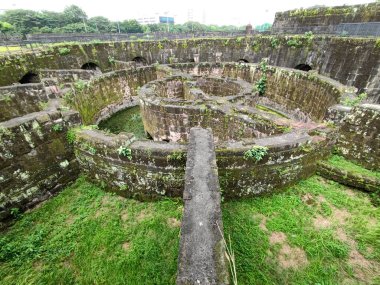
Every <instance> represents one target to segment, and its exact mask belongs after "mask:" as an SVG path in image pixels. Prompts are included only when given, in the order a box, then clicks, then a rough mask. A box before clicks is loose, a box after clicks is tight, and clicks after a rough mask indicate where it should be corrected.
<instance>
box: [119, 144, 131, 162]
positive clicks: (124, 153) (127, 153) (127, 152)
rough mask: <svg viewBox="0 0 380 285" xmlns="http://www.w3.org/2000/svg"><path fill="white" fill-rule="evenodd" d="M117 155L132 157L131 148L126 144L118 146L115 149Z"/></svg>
mask: <svg viewBox="0 0 380 285" xmlns="http://www.w3.org/2000/svg"><path fill="white" fill-rule="evenodd" d="M117 152H118V153H119V155H121V156H125V157H127V158H128V159H129V160H131V159H132V150H131V149H130V148H128V147H126V146H123V145H122V146H120V147H119V148H118V150H117Z"/></svg>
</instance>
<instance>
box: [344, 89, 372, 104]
mask: <svg viewBox="0 0 380 285" xmlns="http://www.w3.org/2000/svg"><path fill="white" fill-rule="evenodd" d="M365 99H367V93H365V92H363V93H360V94H359V95H358V96H357V97H355V98H353V99H351V98H345V99H344V100H343V102H342V104H343V105H345V106H350V107H354V106H356V105H359V104H360V103H362V102H363V101H364V100H365Z"/></svg>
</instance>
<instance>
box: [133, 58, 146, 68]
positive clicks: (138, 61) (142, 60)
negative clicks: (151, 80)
mask: <svg viewBox="0 0 380 285" xmlns="http://www.w3.org/2000/svg"><path fill="white" fill-rule="evenodd" d="M132 61H134V62H136V65H137V66H144V65H147V63H148V61H147V60H146V59H145V58H143V57H142V56H136V57H135V58H134V59H132Z"/></svg>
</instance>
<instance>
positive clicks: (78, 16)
mask: <svg viewBox="0 0 380 285" xmlns="http://www.w3.org/2000/svg"><path fill="white" fill-rule="evenodd" d="M63 16H64V21H65V23H66V24H73V23H82V22H83V21H85V20H87V15H86V13H85V12H84V11H83V10H82V9H81V8H79V7H78V6H76V5H71V6H69V7H66V8H65V10H63Z"/></svg>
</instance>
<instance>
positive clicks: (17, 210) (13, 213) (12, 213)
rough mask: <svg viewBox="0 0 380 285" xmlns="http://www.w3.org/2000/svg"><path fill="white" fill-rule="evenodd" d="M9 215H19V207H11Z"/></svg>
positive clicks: (16, 216)
mask: <svg viewBox="0 0 380 285" xmlns="http://www.w3.org/2000/svg"><path fill="white" fill-rule="evenodd" d="M11 215H12V216H13V217H14V218H19V217H20V216H21V211H20V209H19V208H11Z"/></svg>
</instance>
